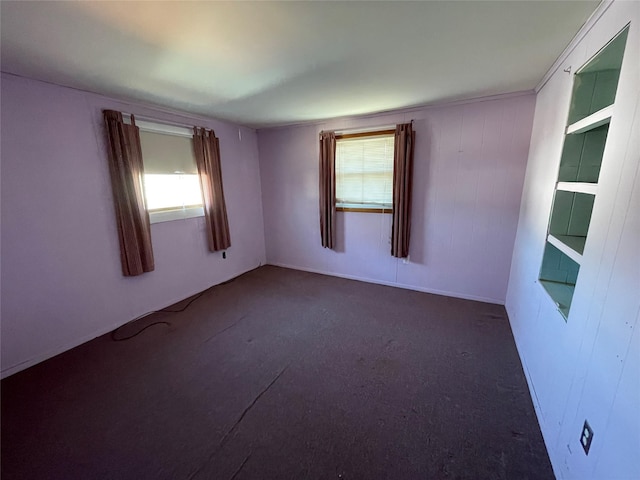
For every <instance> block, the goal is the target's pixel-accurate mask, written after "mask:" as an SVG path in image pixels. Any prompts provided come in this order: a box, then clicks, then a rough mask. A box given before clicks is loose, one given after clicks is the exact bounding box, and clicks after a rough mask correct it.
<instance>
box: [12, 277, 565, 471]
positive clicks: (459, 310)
mask: <svg viewBox="0 0 640 480" xmlns="http://www.w3.org/2000/svg"><path fill="white" fill-rule="evenodd" d="M186 303H187V301H184V302H181V303H180V304H177V305H175V306H173V307H171V308H172V309H174V310H178V309H180V308H182V307H184V305H186ZM157 321H163V322H169V323H170V325H166V324H157V325H153V326H151V327H149V328H147V329H146V330H144V331H143V332H142V333H140V334H139V335H137V336H135V337H133V338H131V339H130V340H126V341H120V342H114V341H113V340H112V338H111V337H110V336H109V335H105V336H103V337H100V338H97V339H95V340H93V341H91V342H88V343H86V344H84V345H82V346H80V347H77V348H75V349H73V350H71V351H69V352H66V353H64V354H62V355H59V356H57V357H55V358H53V359H50V360H48V361H46V362H44V363H42V364H39V365H37V366H35V367H32V368H30V369H28V370H26V371H23V372H20V373H18V374H16V375H13V376H11V377H9V378H7V379H5V380H4V381H3V382H2V470H1V473H2V479H3V480H9V479H39V480H41V479H49V478H51V479H103V478H110V479H223V480H231V479H236V480H242V479H296V480H298V479H345V480H349V479H375V480H379V479H418V478H419V479H448V478H458V479H547V478H553V473H552V470H551V466H550V464H549V459H548V457H547V453H546V450H545V448H544V444H543V441H542V437H541V434H540V430H539V427H538V424H537V422H536V418H535V413H534V410H533V406H532V404H531V400H530V397H529V393H528V389H527V385H526V381H525V378H524V375H523V372H522V368H521V365H520V362H519V359H518V355H517V352H516V349H515V345H514V342H513V337H512V335H511V331H510V329H509V324H508V320H507V318H506V313H505V310H504V308H503V307H501V306H497V305H490V304H485V303H480V302H472V301H466V300H459V299H453V298H447V297H441V296H437V295H429V294H425V293H418V292H412V291H408V290H401V289H397V288H391V287H384V286H379V285H371V284H367V283H361V282H355V281H350V280H343V279H339V278H333V277H328V276H323V275H316V274H311V273H305V272H298V271H293V270H287V269H282V268H276V267H261V268H259V269H257V270H254V271H252V272H249V273H247V274H245V275H243V276H241V277H239V278H237V279H235V280H234V281H232V282H230V283H228V284H225V285H219V286H216V287H213V288H211V289H209V290H207V291H206V292H205V293H204V294H203V295H202V296H201V297H200V298H198V299H197V300H195V301H194V302H193V303H192V304H191V305H190V306H189V307H188V308H187V309H186V310H185V311H184V312H182V313H157V314H154V315H152V316H149V317H146V318H144V319H142V320H140V321H137V322H134V323H132V324H128V325H126V326H125V327H123V328H121V329H119V330H118V331H117V332H116V333H117V337H116V338H122V337H126V336H129V335H133V334H134V333H136V332H138V331H140V330H141V329H142V328H144V327H145V326H146V325H149V324H151V323H153V322H157Z"/></svg>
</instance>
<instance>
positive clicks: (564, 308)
mask: <svg viewBox="0 0 640 480" xmlns="http://www.w3.org/2000/svg"><path fill="white" fill-rule="evenodd" d="M539 282H540V285H542V286H543V287H544V289H545V290H546V291H547V293H548V294H549V296H550V297H551V299H552V300H553V302H554V303H555V304H556V306H557V307H558V311H559V312H560V313H561V314H562V316H563V317H564V318H565V320H566V319H567V317H568V316H569V308H571V300H572V299H573V292H574V290H575V288H576V287H575V285H569V284H566V283H558V282H550V281H548V280H539Z"/></svg>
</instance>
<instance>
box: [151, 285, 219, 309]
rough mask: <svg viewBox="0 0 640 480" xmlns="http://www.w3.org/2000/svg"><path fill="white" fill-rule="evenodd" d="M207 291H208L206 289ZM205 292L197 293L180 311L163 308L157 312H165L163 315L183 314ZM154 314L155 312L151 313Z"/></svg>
mask: <svg viewBox="0 0 640 480" xmlns="http://www.w3.org/2000/svg"><path fill="white" fill-rule="evenodd" d="M207 290H208V289H207ZM207 290H204V291H202V292H200V293H198V294H197V295H196V296H195V297H193V298H192V299H191V300H189V303H187V304H186V305H185V306H184V307H182V308H181V309H180V310H168V309H167V308H163V309H162V310H158V312H165V313H180V312H184V311H185V310H186V309H187V308H189V305H191V304H192V303H193V302H195V301H196V300H198V299H199V298H200V297H201V296H202V295H204V294H205V292H206V291H207ZM153 313H156V312H153Z"/></svg>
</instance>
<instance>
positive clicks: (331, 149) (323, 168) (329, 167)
mask: <svg viewBox="0 0 640 480" xmlns="http://www.w3.org/2000/svg"><path fill="white" fill-rule="evenodd" d="M335 160H336V134H335V133H334V132H322V133H321V134H320V237H321V238H322V246H323V247H325V248H331V249H333V247H334V245H335V241H336V161H335Z"/></svg>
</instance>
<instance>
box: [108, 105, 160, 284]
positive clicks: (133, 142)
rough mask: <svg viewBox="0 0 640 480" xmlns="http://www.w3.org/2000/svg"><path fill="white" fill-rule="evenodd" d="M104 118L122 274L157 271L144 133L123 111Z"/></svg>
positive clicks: (109, 111) (131, 274)
mask: <svg viewBox="0 0 640 480" xmlns="http://www.w3.org/2000/svg"><path fill="white" fill-rule="evenodd" d="M103 115H104V120H105V126H106V132H107V140H108V153H109V155H108V157H109V171H110V173H111V187H112V190H113V200H114V205H115V214H116V223H117V225H118V238H119V239H120V260H121V263H122V273H123V274H124V275H125V276H127V277H130V276H135V275H140V274H142V273H144V272H151V271H153V270H154V268H155V266H154V260H153V248H152V245H151V226H150V224H149V214H148V212H147V209H146V206H145V199H144V191H143V186H142V175H143V173H144V167H143V163H142V151H141V148H140V132H139V130H138V127H136V125H135V119H134V117H133V115H131V125H129V124H126V123H124V121H123V119H122V114H121V113H120V112H116V111H113V110H104V112H103Z"/></svg>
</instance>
